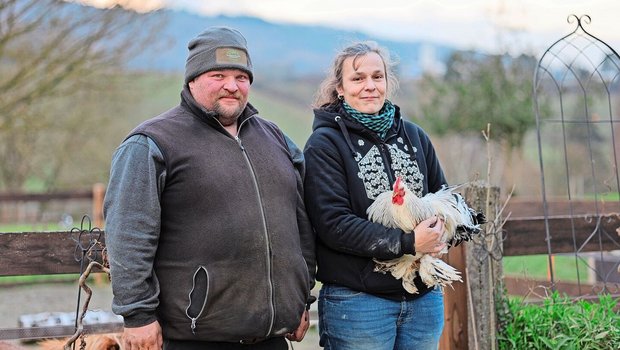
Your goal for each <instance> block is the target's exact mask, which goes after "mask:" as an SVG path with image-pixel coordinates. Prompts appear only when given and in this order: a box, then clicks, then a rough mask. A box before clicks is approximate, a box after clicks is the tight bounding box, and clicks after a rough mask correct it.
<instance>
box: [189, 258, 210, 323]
mask: <svg viewBox="0 0 620 350" xmlns="http://www.w3.org/2000/svg"><path fill="white" fill-rule="evenodd" d="M208 296H209V271H207V268H206V267H204V266H202V265H201V266H199V267H198V269H197V270H196V271H195V272H194V276H193V278H192V289H191V290H190V291H189V305H187V308H186V309H185V314H186V315H187V317H188V318H189V319H190V320H191V321H192V323H191V328H192V333H193V334H196V333H195V330H196V320H198V318H200V316H201V315H202V313H203V312H204V310H205V307H206V306H207V299H208Z"/></svg>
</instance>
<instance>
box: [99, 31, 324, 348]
mask: <svg viewBox="0 0 620 350" xmlns="http://www.w3.org/2000/svg"><path fill="white" fill-rule="evenodd" d="M188 49H189V55H188V58H187V62H186V66H185V82H184V85H183V91H182V92H181V103H180V105H179V106H176V107H174V108H172V109H170V110H169V111H167V112H164V113H163V114H161V115H159V116H157V117H154V118H152V119H149V120H147V121H145V122H143V123H142V124H140V125H139V126H137V127H136V128H135V129H134V130H133V131H131V132H130V133H129V135H128V136H127V138H126V139H125V140H124V141H123V143H122V144H121V145H120V146H119V147H118V148H117V150H116V151H115V153H114V156H113V159H112V166H111V171H110V181H109V184H108V190H107V192H106V198H105V204H104V214H105V217H106V225H105V232H106V245H107V249H108V256H109V261H110V270H111V277H112V291H113V294H114V299H113V302H112V310H113V311H114V312H115V313H117V314H119V315H122V316H123V318H124V323H125V329H124V334H123V346H124V347H123V349H124V350H144V349H161V348H162V347H163V348H164V349H172V350H174V349H183V350H189V349H201V350H203V349H207V350H208V349H270V350H271V349H287V348H288V346H287V343H286V340H285V339H289V340H294V341H301V340H302V339H303V337H304V335H305V333H306V330H307V329H308V325H309V319H308V311H307V309H308V306H309V305H310V303H312V302H313V301H314V299H315V298H314V297H313V296H312V295H311V294H310V290H311V289H312V287H313V286H314V274H315V266H316V262H315V257H314V234H313V231H312V228H311V226H310V224H309V221H308V217H307V215H306V211H305V207H304V201H303V184H302V179H303V155H302V153H301V151H300V150H299V149H298V148H297V147H296V146H295V145H294V144H293V143H292V142H291V141H290V139H288V138H287V137H286V136H285V135H284V134H283V133H282V132H281V131H280V129H279V128H278V127H277V126H276V125H275V124H273V123H272V122H269V121H267V120H265V119H263V118H261V117H260V116H259V114H258V111H257V110H256V109H255V108H254V107H253V106H252V105H251V104H250V103H248V94H249V90H250V85H251V83H252V81H253V79H254V74H253V67H252V60H251V59H250V54H249V51H248V48H247V43H246V40H245V38H244V37H243V35H242V34H241V33H240V32H239V31H237V30H235V29H232V28H227V27H211V28H208V29H207V30H205V31H204V32H202V33H201V34H199V35H198V36H197V37H195V38H194V39H192V40H191V41H190V42H189V45H188Z"/></svg>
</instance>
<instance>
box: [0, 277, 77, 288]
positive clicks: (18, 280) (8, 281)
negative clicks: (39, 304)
mask: <svg viewBox="0 0 620 350" xmlns="http://www.w3.org/2000/svg"><path fill="white" fill-rule="evenodd" d="M79 278H80V275H79V274H59V275H30V276H0V286H3V285H14V284H31V283H51V282H54V283H56V282H67V283H69V282H77V280H78V279H79Z"/></svg>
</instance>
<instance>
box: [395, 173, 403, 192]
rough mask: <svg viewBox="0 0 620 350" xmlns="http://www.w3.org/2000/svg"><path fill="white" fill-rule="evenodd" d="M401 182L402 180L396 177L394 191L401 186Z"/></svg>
mask: <svg viewBox="0 0 620 350" xmlns="http://www.w3.org/2000/svg"><path fill="white" fill-rule="evenodd" d="M401 181H402V180H401V179H400V176H398V177H396V181H394V191H396V190H397V189H399V188H400V186H401V184H400V182H401Z"/></svg>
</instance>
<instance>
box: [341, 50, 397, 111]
mask: <svg viewBox="0 0 620 350" xmlns="http://www.w3.org/2000/svg"><path fill="white" fill-rule="evenodd" d="M386 89H387V78H386V74H385V65H384V64H383V59H382V58H381V56H379V54H377V53H375V52H369V53H367V54H365V55H363V56H359V57H357V58H355V57H349V58H347V59H345V60H344V62H343V63H342V82H341V86H339V87H338V88H337V89H336V90H337V91H338V94H339V95H341V96H343V97H344V100H345V101H346V102H347V103H348V104H349V105H350V106H351V107H353V108H355V109H356V110H358V111H360V112H362V113H366V114H378V113H379V111H380V110H381V108H382V107H383V104H384V102H385V91H386Z"/></svg>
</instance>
